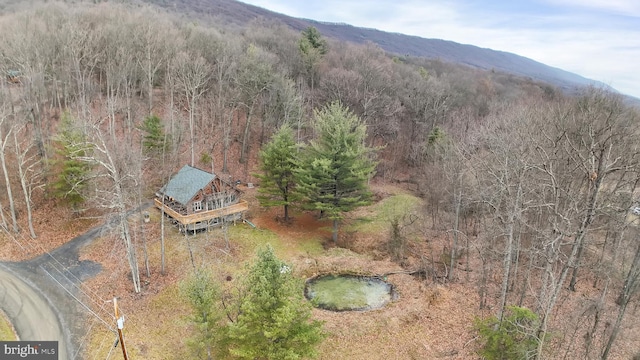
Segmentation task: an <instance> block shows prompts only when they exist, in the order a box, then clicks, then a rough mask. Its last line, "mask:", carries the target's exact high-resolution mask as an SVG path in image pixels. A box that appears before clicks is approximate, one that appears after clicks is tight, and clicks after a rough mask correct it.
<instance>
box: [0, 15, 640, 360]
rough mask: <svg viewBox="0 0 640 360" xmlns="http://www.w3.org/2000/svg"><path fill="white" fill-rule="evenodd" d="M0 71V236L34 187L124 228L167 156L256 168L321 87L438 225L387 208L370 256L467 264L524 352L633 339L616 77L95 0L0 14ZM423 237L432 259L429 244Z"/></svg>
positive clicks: (627, 120) (22, 212)
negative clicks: (522, 315) (523, 70)
mask: <svg viewBox="0 0 640 360" xmlns="http://www.w3.org/2000/svg"><path fill="white" fill-rule="evenodd" d="M0 73H2V74H3V76H2V78H1V79H0V164H1V165H2V171H1V173H2V176H1V177H0V178H1V181H0V183H1V188H2V189H3V191H1V192H0V205H1V208H0V215H2V217H1V219H0V222H1V223H0V225H1V226H2V228H3V229H4V230H5V232H6V233H7V234H8V236H17V235H15V234H18V233H21V234H23V235H21V236H24V234H25V233H27V232H28V234H29V236H30V237H32V238H34V239H35V238H37V236H38V233H37V226H36V227H34V225H33V223H34V220H33V216H32V211H33V209H34V208H37V207H41V206H45V204H46V206H51V204H52V202H53V203H54V204H55V206H61V207H63V206H68V207H72V208H73V210H74V212H75V213H76V214H77V216H79V217H81V216H84V215H83V214H86V213H91V214H92V216H93V215H95V214H98V213H99V214H101V215H105V216H110V217H111V218H118V219H119V220H120V222H119V223H120V224H121V225H120V227H119V238H120V239H121V240H122V241H123V243H124V244H126V246H127V249H129V248H132V247H133V245H132V241H131V237H132V235H131V232H132V231H135V229H130V228H129V227H128V226H127V221H126V218H127V211H128V210H129V209H132V208H136V207H138V206H139V205H140V204H141V203H143V202H144V201H146V199H149V198H151V197H152V196H153V193H154V192H155V191H156V190H157V189H158V188H159V186H160V185H161V184H162V183H163V182H165V181H166V179H167V177H168V176H170V175H171V174H172V173H174V172H175V171H176V170H177V169H179V168H180V167H181V166H182V165H184V164H185V163H187V164H190V165H192V166H196V167H200V168H202V169H207V170H211V171H213V172H214V173H216V174H220V176H222V177H223V178H225V179H229V180H233V181H235V180H239V181H240V182H243V183H246V182H255V183H257V184H259V177H257V176H255V175H254V174H255V172H256V171H257V170H258V166H257V164H258V153H259V150H260V149H261V147H262V146H263V145H264V144H265V143H267V142H268V141H269V139H270V138H271V136H272V134H274V133H275V132H276V131H277V130H278V129H280V128H281V127H283V126H284V125H286V126H288V127H290V128H291V129H292V132H293V134H294V138H295V141H296V142H297V143H305V142H308V141H309V140H310V139H312V138H313V137H314V136H315V135H316V134H314V127H313V124H312V119H313V112H314V110H315V109H319V108H321V107H323V106H325V105H326V104H330V103H333V102H335V101H339V102H340V103H341V104H342V105H344V106H345V107H346V108H348V109H349V110H350V111H351V112H353V113H354V114H355V115H356V116H357V117H359V119H361V120H362V121H363V123H364V124H366V129H367V130H366V139H365V142H366V143H367V146H370V147H371V148H376V149H378V151H377V168H376V170H375V176H374V178H373V179H372V181H373V182H379V183H393V184H398V185H399V186H403V187H406V188H409V189H410V190H411V191H414V192H415V193H416V194H418V195H419V196H420V197H422V198H423V199H424V200H425V203H426V206H425V208H424V210H423V212H422V214H421V216H422V217H424V218H425V219H426V220H427V221H428V223H429V226H430V227H431V228H432V229H437V230H438V231H441V232H442V233H443V234H446V236H447V238H448V239H449V240H448V241H449V243H448V245H447V246H445V247H443V248H441V249H435V250H434V249H432V250H431V251H430V252H428V253H427V252H425V253H419V252H418V251H419V249H423V248H422V247H416V248H412V244H411V243H409V242H408V240H407V238H406V237H403V235H402V229H406V228H408V226H409V225H408V224H403V223H402V221H403V219H398V220H397V221H396V222H395V223H392V224H391V226H392V227H394V226H395V229H396V230H397V231H396V232H393V233H394V234H395V235H396V236H395V237H392V239H390V244H391V246H390V247H389V256H390V257H392V258H393V259H394V260H395V261H397V262H398V263H399V264H401V265H403V264H408V263H409V262H410V261H409V260H408V259H409V258H414V259H420V260H421V266H422V270H423V272H424V273H425V274H426V277H427V281H429V282H434V283H442V284H449V283H453V282H459V281H464V278H465V276H466V275H465V274H466V273H468V271H469V268H468V267H469V266H472V265H473V266H474V267H475V269H474V271H475V273H476V274H480V275H479V276H478V281H477V283H472V284H469V286H473V287H475V288H476V289H477V292H478V294H479V299H480V301H479V303H478V304H477V305H478V307H480V308H486V309H490V310H491V312H492V313H493V314H494V315H495V317H496V319H497V321H498V322H500V323H501V322H502V321H503V320H505V319H510V317H509V316H510V315H509V309H512V306H514V305H515V306H519V307H526V308H528V309H531V311H533V312H534V313H535V314H536V315H537V320H536V321H535V322H534V323H533V325H531V324H529V325H531V326H529V327H526V326H525V327H524V328H526V331H528V332H527V336H530V337H534V338H536V339H538V341H536V342H535V343H536V346H537V347H536V349H535V351H534V353H533V354H530V355H528V356H530V357H531V358H585V359H596V358H598V359H607V358H614V356H613V355H612V354H615V352H616V345H617V344H619V343H620V342H624V349H625V350H621V351H625V352H621V353H618V354H617V355H616V358H622V356H623V355H621V354H623V353H624V354H627V355H628V354H629V351H635V353H636V354H640V348H639V346H640V344H639V343H638V340H637V339H638V337H637V336H635V337H634V336H633V335H632V334H633V333H636V334H637V331H638V324H637V320H634V317H636V315H635V314H636V311H637V308H638V304H639V296H638V293H639V291H638V290H639V289H640V243H639V242H638V241H637V239H638V235H639V233H638V228H637V226H638V223H639V222H640V220H638V219H637V216H636V215H635V214H634V213H633V212H632V211H631V209H633V208H634V207H635V206H637V205H638V186H639V185H640V162H639V161H640V149H639V148H638V146H639V145H638V144H640V141H639V140H640V139H639V136H640V133H639V131H638V126H637V122H638V109H635V108H631V107H628V106H627V105H625V103H624V102H623V101H622V99H621V97H620V96H619V95H616V94H613V93H609V92H607V91H605V90H602V89H594V88H587V89H584V92H583V93H582V94H581V95H579V96H568V95H565V94H563V93H562V92H560V91H558V90H557V89H554V88H553V87H552V86H550V85H548V84H544V83H537V82H533V81H531V80H530V79H524V78H518V77H515V76H512V75H507V74H503V73H499V72H487V71H481V70H476V69H471V68H468V67H465V66H462V65H455V64H449V63H444V62H441V61H437V60H426V59H422V58H417V57H408V56H400V55H394V54H388V53H385V52H384V51H382V50H381V49H380V48H378V47H377V46H375V45H373V44H368V45H353V44H349V43H344V42H335V41H330V40H327V39H324V38H323V37H322V35H321V34H319V33H318V32H317V31H314V30H313V29H309V30H306V31H305V32H303V33H298V32H294V31H292V30H290V29H289V28H287V27H286V26H284V25H282V24H279V23H277V22H271V21H269V20H265V19H256V20H255V21H254V22H252V23H251V25H250V26H248V27H246V28H237V29H236V28H228V27H227V28H225V27H216V26H215V23H214V24H213V25H209V24H207V25H206V26H205V25H199V24H198V23H195V22H188V21H184V20H178V19H177V18H174V17H173V16H172V15H171V14H170V13H167V12H165V11H161V10H158V9H156V8H153V7H145V6H133V5H131V6H127V5H118V4H113V3H100V4H97V5H93V4H85V3H79V4H75V5H73V6H71V5H67V4H62V3H59V4H56V3H52V4H44V5H39V6H38V7H35V6H34V7H33V8H32V9H30V10H26V11H23V12H17V13H12V14H7V15H4V16H3V17H2V18H0ZM404 225H407V226H404ZM11 234H14V235H11ZM439 253H442V254H443V255H446V256H445V258H446V259H447V261H433V259H434V256H436V257H438V254H439ZM129 254H130V256H129V258H128V261H129V265H130V266H131V269H132V272H137V266H138V265H137V260H136V252H135V249H133V248H132V249H131V251H129ZM434 254H436V255H434ZM439 258H442V256H440V257H439ZM136 290H137V291H139V290H140V287H139V284H138V285H137V286H136ZM576 296H578V297H579V298H580V301H579V302H578V304H579V306H578V307H577V308H571V309H567V308H566V307H563V304H565V303H566V302H567V301H568V299H570V298H575V297H576ZM573 303H574V304H575V302H573ZM505 321H506V320H505ZM625 333H627V334H626V335H625ZM545 334H552V335H553V336H549V337H547V336H546V335H545ZM629 348H630V349H631V350H629ZM636 356H640V355H636Z"/></svg>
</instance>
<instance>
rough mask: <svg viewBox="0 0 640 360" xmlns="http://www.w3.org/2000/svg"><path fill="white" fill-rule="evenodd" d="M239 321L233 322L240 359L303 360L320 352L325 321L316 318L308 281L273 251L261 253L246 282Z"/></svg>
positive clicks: (235, 352)
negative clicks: (305, 284) (306, 290)
mask: <svg viewBox="0 0 640 360" xmlns="http://www.w3.org/2000/svg"><path fill="white" fill-rule="evenodd" d="M244 288H245V290H246V291H247V293H246V296H244V297H243V298H242V300H241V301H242V302H241V305H240V313H239V315H238V319H237V321H235V322H233V323H230V324H229V336H230V339H231V342H232V345H231V348H230V352H231V353H232V354H233V355H235V356H237V357H239V358H241V359H274V360H286V359H301V358H307V357H312V356H314V355H315V352H316V351H315V347H316V345H317V344H318V343H320V341H322V338H323V337H324V336H323V333H322V329H321V328H322V324H321V323H320V322H318V321H315V320H313V321H312V320H311V319H310V318H311V304H310V303H309V302H308V301H307V300H306V299H304V296H303V283H302V281H301V280H299V279H296V278H294V277H293V275H292V274H291V269H290V268H289V267H288V266H287V265H286V264H285V263H283V262H282V261H280V260H279V259H278V258H277V257H276V256H275V254H274V252H273V248H271V246H268V247H267V248H266V249H262V250H260V251H258V260H257V261H256V262H255V263H254V264H253V266H252V267H251V268H250V271H249V274H248V275H247V278H246V282H245V287H244Z"/></svg>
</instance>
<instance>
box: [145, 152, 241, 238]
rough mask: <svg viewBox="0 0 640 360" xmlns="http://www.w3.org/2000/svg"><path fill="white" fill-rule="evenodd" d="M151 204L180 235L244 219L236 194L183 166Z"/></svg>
mask: <svg viewBox="0 0 640 360" xmlns="http://www.w3.org/2000/svg"><path fill="white" fill-rule="evenodd" d="M154 202H155V205H156V207H157V208H158V209H160V210H163V209H164V213H165V215H167V216H168V217H169V218H171V219H172V221H173V223H174V224H176V225H177V226H178V229H180V231H181V232H184V231H196V230H199V229H208V228H210V227H215V226H219V225H222V224H223V222H225V221H234V222H235V221H237V220H240V219H243V218H244V213H245V212H246V211H247V210H248V209H249V206H248V205H247V202H246V201H245V200H241V199H240V191H239V190H237V189H236V188H235V187H234V186H233V185H232V184H229V183H227V182H225V181H223V180H222V179H220V178H219V177H217V176H216V175H214V174H212V173H209V172H206V171H204V170H200V169H197V168H194V167H191V166H189V165H185V166H184V167H183V168H182V169H180V171H178V173H177V174H175V175H174V176H173V177H172V178H171V180H169V182H168V183H167V184H166V185H164V186H163V187H162V188H161V189H160V190H159V191H158V192H157V193H156V198H155V201H154Z"/></svg>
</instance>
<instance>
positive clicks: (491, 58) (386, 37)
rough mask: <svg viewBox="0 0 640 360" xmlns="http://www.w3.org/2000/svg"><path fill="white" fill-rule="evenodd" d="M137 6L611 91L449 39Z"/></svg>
mask: <svg viewBox="0 0 640 360" xmlns="http://www.w3.org/2000/svg"><path fill="white" fill-rule="evenodd" d="M142 1H143V2H146V3H150V4H155V5H158V6H161V7H163V8H166V9H173V10H176V11H179V12H181V13H188V14H189V15H191V16H197V17H200V18H202V17H203V16H213V17H214V18H216V20H218V21H223V22H225V23H228V24H233V25H237V26H244V25H246V24H248V23H249V22H250V21H253V20H255V19H258V18H264V19H268V20H269V19H270V20H278V21H280V22H282V23H284V24H285V25H286V26H288V27H290V28H292V29H294V30H297V31H302V30H304V29H305V28H307V27H309V26H313V27H315V28H317V29H318V31H319V32H320V33H321V34H323V35H324V36H326V37H327V38H330V39H335V40H340V41H348V42H352V43H358V44H363V43H366V42H371V43H374V44H376V45H378V46H380V48H382V49H383V50H385V51H387V52H389V53H392V54H396V55H399V56H414V57H423V58H428V59H437V60H441V61H445V62H451V63H456V64H462V65H466V66H469V67H473V68H478V69H482V70H488V71H500V72H505V73H508V74H512V75H516V76H521V77H524V78H530V79H533V80H539V81H543V82H546V83H549V84H551V85H553V86H556V87H558V88H559V89H561V90H563V91H564V92H567V93H571V94H573V93H576V92H578V91H579V90H580V89H581V88H583V87H585V86H595V87H600V88H606V89H608V90H611V91H616V90H615V89H613V88H612V87H610V86H608V85H607V84H604V83H602V82H599V81H596V80H592V79H588V78H586V77H583V76H581V75H579V74H575V73H572V72H569V71H566V70H563V69H560V68H557V67H552V66H549V65H546V64H544V63H541V62H538V61H536V60H533V59H530V58H527V57H524V56H521V55H518V54H514V53H510V52H506V51H500V50H493V49H489V48H482V47H479V46H476V45H471V44H461V43H457V42H454V41H451V40H444V39H429V38H423V37H419V36H416V35H406V34H402V33H397V32H386V31H382V30H378V29H373V28H363V27H357V26H354V25H350V24H346V23H333V22H326V21H319V20H313V19H305V18H296V17H292V16H288V15H285V14H282V13H278V12H275V11H272V10H269V9H265V8H262V7H259V6H255V5H251V4H246V3H243V2H241V1H237V0H209V1H207V0H174V1H172V2H171V3H170V4H167V3H168V2H167V1H166V0H142ZM167 5H169V6H167ZM616 92H617V91H616Z"/></svg>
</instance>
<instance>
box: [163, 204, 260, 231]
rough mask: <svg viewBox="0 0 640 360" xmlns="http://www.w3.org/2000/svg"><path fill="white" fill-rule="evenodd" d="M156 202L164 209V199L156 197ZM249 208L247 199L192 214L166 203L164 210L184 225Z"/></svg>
mask: <svg viewBox="0 0 640 360" xmlns="http://www.w3.org/2000/svg"><path fill="white" fill-rule="evenodd" d="M154 203H155V205H156V207H157V208H158V209H160V210H162V206H163V205H162V201H160V200H158V199H155V200H154ZM247 210H249V204H248V203H247V202H246V201H245V200H240V201H239V202H238V203H236V204H233V205H229V206H225V207H223V208H220V209H214V210H208V211H198V212H197V213H195V214H191V215H182V214H180V213H178V212H177V211H175V210H173V209H172V208H170V207H169V206H167V205H164V212H165V213H166V214H167V215H169V216H171V217H172V218H174V219H175V220H176V221H178V222H179V223H181V224H183V225H188V224H195V223H197V222H200V221H206V220H211V219H215V218H219V217H224V216H228V215H232V214H237V213H239V212H243V211H247Z"/></svg>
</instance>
